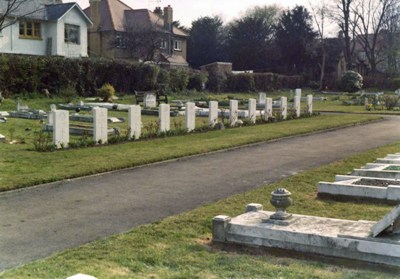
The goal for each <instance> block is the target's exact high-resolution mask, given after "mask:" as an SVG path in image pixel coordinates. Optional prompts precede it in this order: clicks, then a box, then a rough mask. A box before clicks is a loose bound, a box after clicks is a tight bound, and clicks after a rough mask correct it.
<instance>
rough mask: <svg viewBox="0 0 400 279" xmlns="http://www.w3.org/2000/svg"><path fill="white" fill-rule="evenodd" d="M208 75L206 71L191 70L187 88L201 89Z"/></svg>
mask: <svg viewBox="0 0 400 279" xmlns="http://www.w3.org/2000/svg"><path fill="white" fill-rule="evenodd" d="M207 80H208V77H207V74H206V73H203V72H193V73H191V75H190V77H189V83H188V89H190V90H191V89H196V90H197V91H201V90H203V89H204V87H205V83H206V82H207Z"/></svg>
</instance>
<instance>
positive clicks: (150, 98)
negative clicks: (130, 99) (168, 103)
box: [143, 92, 157, 108]
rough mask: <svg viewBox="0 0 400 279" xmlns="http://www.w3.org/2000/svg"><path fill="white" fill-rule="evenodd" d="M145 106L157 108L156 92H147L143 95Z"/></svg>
mask: <svg viewBox="0 0 400 279" xmlns="http://www.w3.org/2000/svg"><path fill="white" fill-rule="evenodd" d="M143 106H144V108H155V107H157V97H156V94H155V93H151V92H148V93H145V94H144V96H143Z"/></svg>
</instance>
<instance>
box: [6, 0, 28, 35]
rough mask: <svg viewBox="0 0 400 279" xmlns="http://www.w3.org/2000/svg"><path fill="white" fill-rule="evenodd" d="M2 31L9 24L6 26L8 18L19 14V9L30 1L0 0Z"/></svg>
mask: <svg viewBox="0 0 400 279" xmlns="http://www.w3.org/2000/svg"><path fill="white" fill-rule="evenodd" d="M0 1H1V2H2V3H0V31H1V30H3V29H4V28H5V27H7V26H9V24H4V23H5V21H6V19H7V17H9V16H11V15H13V14H14V13H15V12H17V10H18V8H19V7H20V6H21V5H22V4H23V3H25V2H28V1H29V0H0Z"/></svg>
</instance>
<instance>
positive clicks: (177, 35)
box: [84, 0, 188, 67]
mask: <svg viewBox="0 0 400 279" xmlns="http://www.w3.org/2000/svg"><path fill="white" fill-rule="evenodd" d="M84 11H85V13H86V14H87V15H88V17H90V19H91V20H92V21H93V25H92V27H91V28H90V29H89V33H88V38H89V55H90V56H92V57H95V56H98V57H107V58H112V59H123V60H138V58H139V60H142V61H148V60H149V59H146V58H145V57H135V55H133V52H132V48H131V47H130V45H129V44H128V42H129V40H128V39H129V36H130V34H132V33H130V32H131V30H133V29H138V28H141V29H143V30H149V32H154V33H157V37H156V38H155V39H154V40H153V41H154V45H153V46H151V47H155V48H156V50H155V53H154V55H152V57H153V62H156V63H159V64H162V65H164V66H167V67H187V66H188V63H187V60H186V55H187V37H188V34H187V33H186V32H185V31H183V30H181V29H180V28H177V27H176V26H174V24H173V9H172V7H171V6H168V7H165V8H164V10H162V9H161V8H156V10H155V11H154V12H152V11H149V10H147V9H136V10H135V9H132V8H131V7H129V6H127V5H126V4H124V3H122V2H121V1H119V0H90V6H89V7H88V8H87V9H85V10H84ZM136 56H137V54H136Z"/></svg>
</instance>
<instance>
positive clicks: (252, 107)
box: [249, 99, 257, 124]
mask: <svg viewBox="0 0 400 279" xmlns="http://www.w3.org/2000/svg"><path fill="white" fill-rule="evenodd" d="M256 110H257V101H256V99H249V120H250V123H252V124H255V123H256Z"/></svg>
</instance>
